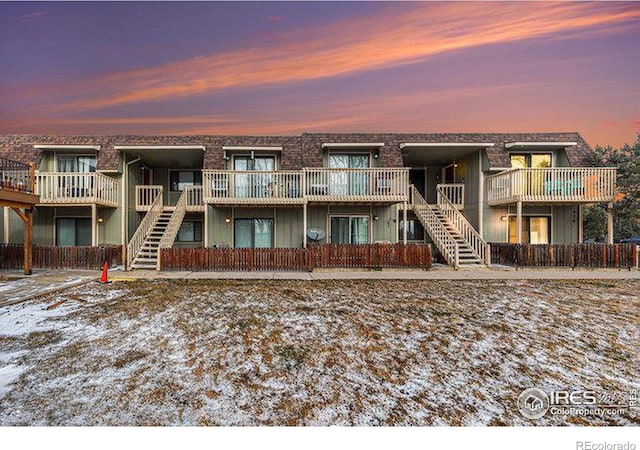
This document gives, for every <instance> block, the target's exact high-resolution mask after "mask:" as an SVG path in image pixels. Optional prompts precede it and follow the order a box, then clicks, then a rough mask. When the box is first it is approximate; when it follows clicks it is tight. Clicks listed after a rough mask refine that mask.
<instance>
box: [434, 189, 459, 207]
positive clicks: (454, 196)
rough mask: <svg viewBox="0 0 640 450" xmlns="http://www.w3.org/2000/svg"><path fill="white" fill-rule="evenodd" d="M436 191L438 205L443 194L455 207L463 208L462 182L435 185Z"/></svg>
mask: <svg viewBox="0 0 640 450" xmlns="http://www.w3.org/2000/svg"><path fill="white" fill-rule="evenodd" d="M436 192H437V195H438V205H440V204H442V202H443V200H442V198H441V197H442V196H445V197H447V199H448V200H449V201H450V202H451V203H452V204H453V205H454V206H455V207H456V208H457V209H464V184H461V183H455V184H453V183H451V184H438V185H437V186H436Z"/></svg>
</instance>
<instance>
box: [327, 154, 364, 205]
mask: <svg viewBox="0 0 640 450" xmlns="http://www.w3.org/2000/svg"><path fill="white" fill-rule="evenodd" d="M368 167H369V155H368V154H358V153H356V154H340V153H334V154H330V155H329V169H367V168H368ZM368 187H369V177H368V176H367V174H366V173H358V172H354V171H347V170H345V171H344V172H336V171H334V172H332V173H331V174H330V192H331V195H367V194H368V190H369V189H368Z"/></svg>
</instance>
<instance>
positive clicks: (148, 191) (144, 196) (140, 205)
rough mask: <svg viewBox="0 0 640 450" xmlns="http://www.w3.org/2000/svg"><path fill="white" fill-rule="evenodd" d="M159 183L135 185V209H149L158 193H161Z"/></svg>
mask: <svg viewBox="0 0 640 450" xmlns="http://www.w3.org/2000/svg"><path fill="white" fill-rule="evenodd" d="M162 191H163V188H162V186H161V185H144V186H141V185H138V186H136V211H149V210H150V209H151V205H152V204H153V202H154V201H155V199H156V197H158V195H162Z"/></svg>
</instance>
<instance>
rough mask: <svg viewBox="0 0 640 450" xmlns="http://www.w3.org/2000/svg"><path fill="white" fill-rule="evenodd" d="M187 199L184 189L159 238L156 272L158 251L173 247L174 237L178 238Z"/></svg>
mask: <svg viewBox="0 0 640 450" xmlns="http://www.w3.org/2000/svg"><path fill="white" fill-rule="evenodd" d="M187 197H188V194H187V190H186V189H185V190H184V191H182V194H180V198H179V199H178V202H177V203H176V207H175V209H174V210H173V213H172V214H171V218H170V219H169V223H168V224H167V229H166V230H165V231H164V234H163V235H162V238H160V245H159V246H158V270H160V249H161V248H171V247H173V243H174V242H175V240H176V236H178V231H179V230H180V226H181V225H182V219H184V215H185V214H186V212H187Z"/></svg>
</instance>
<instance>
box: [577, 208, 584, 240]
mask: <svg viewBox="0 0 640 450" xmlns="http://www.w3.org/2000/svg"><path fill="white" fill-rule="evenodd" d="M582 241H584V209H583V206H582V205H578V243H579V244H582Z"/></svg>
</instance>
